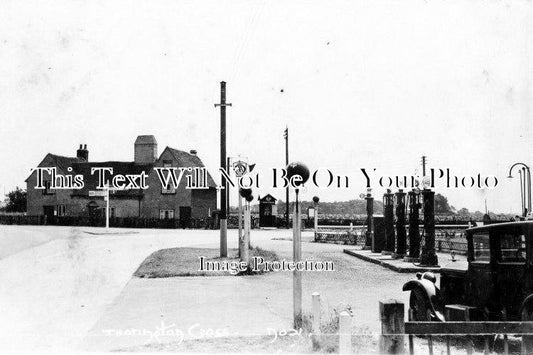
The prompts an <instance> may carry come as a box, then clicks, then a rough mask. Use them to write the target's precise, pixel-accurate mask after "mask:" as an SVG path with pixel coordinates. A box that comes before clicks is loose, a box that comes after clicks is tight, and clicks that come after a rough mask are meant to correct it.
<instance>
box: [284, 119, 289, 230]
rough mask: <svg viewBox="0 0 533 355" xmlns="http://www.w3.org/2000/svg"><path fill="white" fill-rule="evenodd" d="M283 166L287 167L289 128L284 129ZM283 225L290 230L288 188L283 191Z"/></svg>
mask: <svg viewBox="0 0 533 355" xmlns="http://www.w3.org/2000/svg"><path fill="white" fill-rule="evenodd" d="M284 137H285V166H287V165H289V127H286V128H285V135H284ZM285 223H286V224H287V229H289V228H290V225H289V186H288V185H287V188H286V189H285Z"/></svg>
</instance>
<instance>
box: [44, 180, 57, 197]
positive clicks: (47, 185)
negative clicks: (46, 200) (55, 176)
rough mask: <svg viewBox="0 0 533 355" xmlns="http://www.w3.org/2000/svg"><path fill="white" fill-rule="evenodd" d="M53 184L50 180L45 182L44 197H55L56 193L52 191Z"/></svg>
mask: <svg viewBox="0 0 533 355" xmlns="http://www.w3.org/2000/svg"><path fill="white" fill-rule="evenodd" d="M51 186H52V182H51V181H50V180H48V181H45V182H44V189H43V195H53V194H55V191H54V190H52V189H51Z"/></svg>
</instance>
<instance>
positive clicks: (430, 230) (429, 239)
mask: <svg viewBox="0 0 533 355" xmlns="http://www.w3.org/2000/svg"><path fill="white" fill-rule="evenodd" d="M422 198H423V200H424V236H425V238H424V246H423V248H422V255H421V256H420V265H424V266H438V264H439V260H438V258H437V254H436V253H435V192H433V191H431V190H430V189H424V190H422Z"/></svg>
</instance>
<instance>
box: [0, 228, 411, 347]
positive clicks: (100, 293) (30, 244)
mask: <svg viewBox="0 0 533 355" xmlns="http://www.w3.org/2000/svg"><path fill="white" fill-rule="evenodd" d="M96 230H98V229H94V228H83V227H80V228H63V227H35V226H0V246H3V247H4V248H5V251H3V252H2V254H0V255H4V257H3V258H2V259H1V260H0V275H1V276H0V278H1V281H2V282H0V314H1V315H2V316H1V317H0V347H1V348H2V349H6V350H15V349H16V350H21V349H24V350H39V351H42V350H50V351H57V350H73V349H74V350H81V349H84V348H85V346H86V341H85V337H86V335H87V333H88V332H89V331H90V330H91V329H93V332H94V329H98V328H99V327H100V328H101V327H105V326H107V325H109V324H115V325H116V324H119V323H120V324H121V326H123V327H125V326H127V325H128V324H138V323H135V322H137V321H138V320H141V322H142V321H143V320H145V321H146V322H148V321H149V322H150V324H149V325H148V326H149V327H150V326H152V324H153V323H154V322H153V321H156V322H157V323H156V324H160V323H159V320H160V319H155V318H153V316H155V317H156V318H157V317H161V314H163V315H165V314H166V315H167V317H171V314H172V312H174V311H175V310H176V309H177V308H176V309H174V308H172V307H173V306H172V305H176V302H177V301H176V294H175V290H179V289H180V288H181V289H185V288H186V287H190V288H187V292H182V293H180V294H181V296H182V298H181V302H180V304H181V307H182V308H181V310H182V311H183V312H182V313H181V314H180V315H181V319H182V320H187V321H193V320H195V319H199V320H205V326H206V327H211V326H216V325H217V322H213V323H212V324H209V322H208V321H209V319H213V320H216V319H218V320H220V321H221V322H226V323H227V321H228V319H234V320H235V318H231V317H230V318H228V319H224V317H223V315H224V313H221V315H220V316H218V317H212V316H210V317H204V318H201V317H200V315H199V314H198V313H195V311H193V310H194V309H197V308H194V307H192V306H194V304H196V307H198V297H196V298H195V297H194V295H195V294H197V295H201V294H207V295H209V292H216V291H215V290H216V288H217V287H218V290H219V291H218V293H216V295H217V297H215V298H214V299H213V300H212V302H204V303H203V304H204V305H205V307H207V309H209V307H213V305H214V306H218V307H221V306H223V305H224V304H223V302H224V299H225V298H224V297H223V296H224V295H226V294H227V298H226V299H227V300H228V302H229V301H231V300H232V294H231V292H234V293H235V296H236V295H240V296H242V297H245V298H246V299H248V300H249V302H250V303H252V302H253V300H254V299H255V297H251V295H252V293H250V292H251V291H250V290H253V291H254V292H256V293H257V294H260V295H265V297H267V298H268V297H269V295H270V294H272V297H270V298H271V300H270V301H269V300H268V299H267V300H265V299H262V298H258V301H259V299H261V305H262V306H261V307H263V308H261V309H270V311H271V314H272V315H273V316H272V318H271V321H272V324H273V325H274V324H280V323H276V322H278V321H279V320H280V319H281V322H282V325H283V326H285V324H286V323H290V318H288V317H287V314H289V315H290V305H291V303H290V302H291V301H290V296H287V294H288V292H287V291H289V290H290V287H291V282H290V275H289V274H288V273H284V274H280V273H278V274H273V275H268V276H266V277H267V278H269V280H268V282H257V281H256V280H253V278H250V279H248V280H242V278H241V280H239V278H225V279H224V280H222V281H215V280H213V281H210V282H208V281H209V279H202V278H195V279H196V280H192V279H190V280H184V279H178V278H175V279H168V280H167V281H161V280H156V281H155V282H159V283H161V284H164V283H167V285H163V286H161V287H162V288H161V289H165V287H166V289H167V292H160V293H159V294H157V295H156V298H155V301H154V302H152V303H150V306H149V305H148V304H147V303H142V302H138V300H136V299H135V297H132V295H135V293H136V292H142V289H143V288H144V289H145V290H146V289H150V287H149V286H147V285H148V284H147V283H142V281H147V280H139V279H136V280H133V281H132V282H131V283H130V284H128V282H129V281H130V279H131V275H132V273H133V272H134V271H135V270H136V268H137V267H138V266H139V264H140V263H141V262H142V261H143V260H144V259H145V258H146V257H147V256H148V255H150V254H151V253H152V252H154V251H156V250H159V249H163V248H170V247H185V246H195V247H213V248H216V247H218V235H219V234H218V231H202V230H134V231H131V233H129V234H117V235H100V236H99V235H91V234H87V233H85V231H96ZM117 231H119V232H120V233H124V232H125V231H126V230H117ZM290 236H291V232H290V231H287V230H282V231H253V235H252V243H253V244H255V245H259V246H262V247H265V248H268V249H273V250H276V251H277V252H278V254H279V255H280V256H281V257H287V258H290V256H291V248H292V246H291V245H292V243H291V242H290V241H285V240H272V238H273V237H276V238H280V237H290ZM236 240H237V238H236V231H230V233H229V247H236V246H237V245H236ZM341 250H342V246H339V245H328V244H315V243H304V244H303V256H304V258H305V257H314V258H315V259H317V258H320V259H322V260H329V259H332V260H334V261H335V267H336V269H337V270H338V272H335V273H331V274H330V275H321V276H318V275H315V274H316V273H308V274H306V275H304V295H307V296H306V297H304V309H309V308H310V294H311V293H312V292H315V291H318V292H320V293H321V294H322V297H323V300H324V307H325V308H327V310H328V311H332V309H333V308H335V307H336V306H337V305H338V304H340V303H343V304H350V305H351V306H352V309H353V310H354V314H355V317H354V319H355V323H356V325H357V326H358V327H361V328H368V329H369V330H371V331H375V330H377V329H378V328H379V320H378V313H377V308H378V304H377V302H378V300H379V299H382V298H391V297H394V298H403V299H404V300H406V298H407V295H405V294H403V293H402V292H401V291H400V290H401V284H402V283H403V282H404V281H406V280H407V279H409V278H410V277H411V276H410V275H399V274H396V273H394V272H392V271H389V270H386V269H384V268H382V267H380V266H377V265H373V264H369V263H366V262H363V261H361V260H357V259H355V258H353V257H350V256H348V255H344V254H342V253H341ZM152 282H154V281H153V280H152ZM243 282H244V283H248V285H244V287H247V291H246V292H241V293H239V290H240V289H241V288H239V286H241V285H240V284H241V283H243ZM126 285H127V287H126ZM169 285H170V286H171V287H170V288H169V287H168V286H169ZM134 286H137V287H134ZM210 287H212V288H213V289H211V290H209V288H210ZM172 290H174V291H172ZM276 290H279V292H276ZM172 292H174V294H173V293H172ZM165 295H167V296H165ZM128 297H129V298H128ZM173 297H174V301H169V300H167V298H168V299H171V298H173ZM125 298H128V299H129V301H128V302H129V303H128V302H122V301H121V300H124V299H125ZM287 298H289V300H287ZM187 300H190V301H187ZM187 302H190V303H191V304H190V305H189V304H187ZM228 304H229V303H228ZM165 305H166V307H167V311H164V310H162V309H161V308H162V307H165ZM128 306H135V307H137V308H133V307H130V308H128ZM189 306H191V307H189ZM143 307H146V310H143V311H141V309H143ZM150 307H160V309H157V310H156V311H154V312H151V311H150ZM228 307H229V311H234V310H232V309H231V306H228ZM171 308H172V309H171ZM251 308H253V307H251ZM258 309H259V308H258ZM135 310H139V312H135ZM132 311H133V313H132ZM128 312H129V314H130V316H129V317H128ZM131 314H133V316H131ZM196 317H198V318H196ZM122 318H124V319H122ZM247 318H249V316H247ZM128 319H129V320H132V319H134V321H133V323H128ZM135 319H137V320H135ZM173 319H178V321H179V319H180V317H174V318H173ZM243 319H246V318H243ZM238 320H239V319H238V318H237V321H238ZM262 327H263V326H262Z"/></svg>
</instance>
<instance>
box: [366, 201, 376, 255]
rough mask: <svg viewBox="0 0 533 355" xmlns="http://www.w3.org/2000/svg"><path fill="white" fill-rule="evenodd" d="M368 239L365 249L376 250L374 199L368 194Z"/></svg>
mask: <svg viewBox="0 0 533 355" xmlns="http://www.w3.org/2000/svg"><path fill="white" fill-rule="evenodd" d="M365 200H366V238H365V246H364V247H363V249H372V250H373V249H374V248H373V245H374V197H372V194H370V193H367V194H366V197H365Z"/></svg>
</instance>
